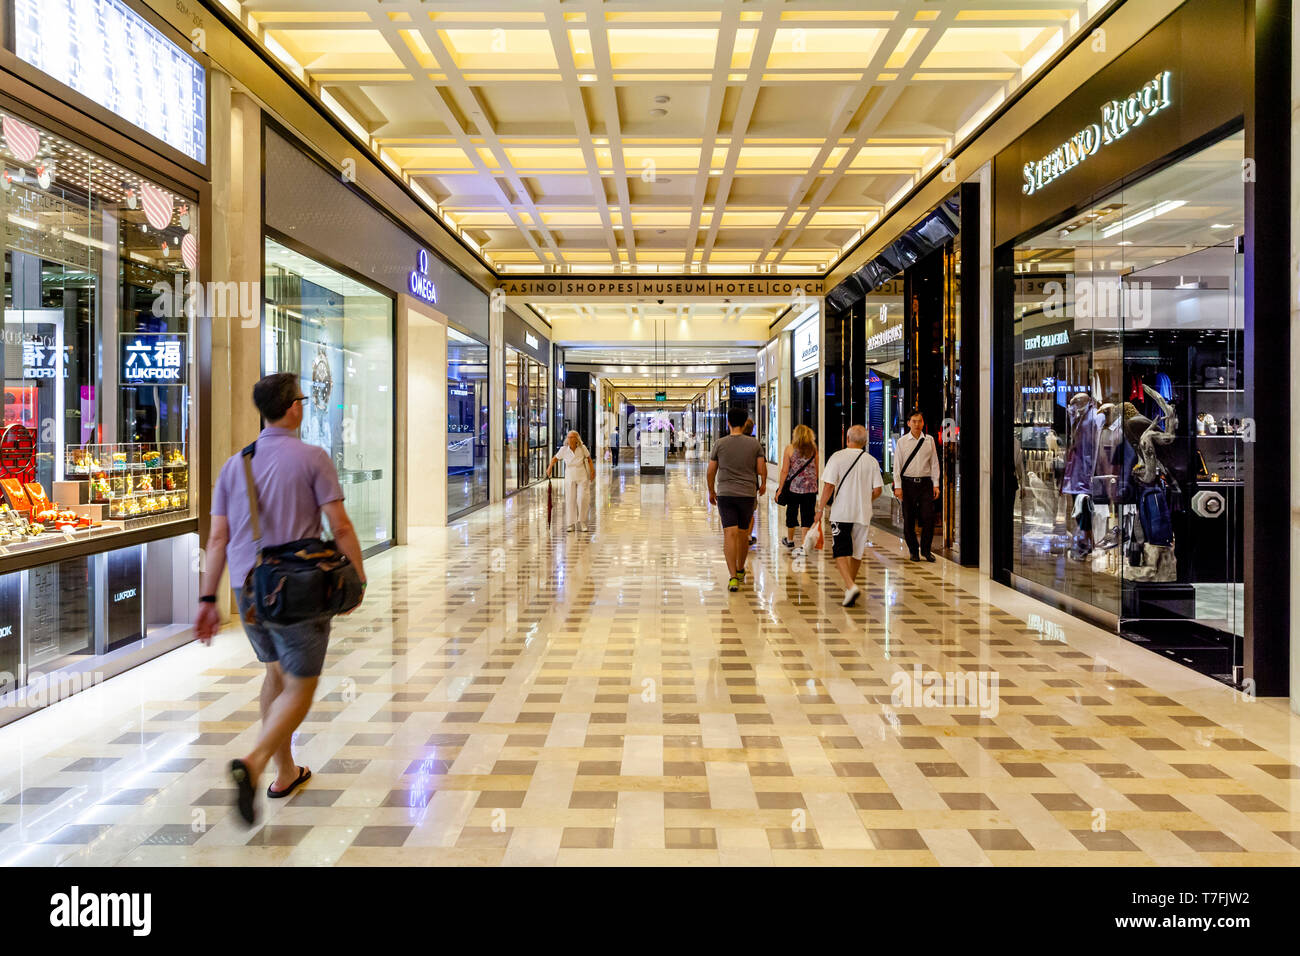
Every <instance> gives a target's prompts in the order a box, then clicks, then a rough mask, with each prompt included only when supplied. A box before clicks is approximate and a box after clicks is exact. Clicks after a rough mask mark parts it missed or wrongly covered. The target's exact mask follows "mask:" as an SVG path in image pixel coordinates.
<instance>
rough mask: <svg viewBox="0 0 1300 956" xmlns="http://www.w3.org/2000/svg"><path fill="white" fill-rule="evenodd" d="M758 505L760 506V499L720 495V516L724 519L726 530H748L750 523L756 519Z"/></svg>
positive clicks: (723, 524) (746, 496)
mask: <svg viewBox="0 0 1300 956" xmlns="http://www.w3.org/2000/svg"><path fill="white" fill-rule="evenodd" d="M756 504H758V499H757V498H751V497H749V496H748V495H745V496H743V497H737V496H733V495H718V514H719V515H720V516H721V517H722V526H723V527H724V528H748V527H749V522H750V521H751V520H752V519H753V517H754V505H756Z"/></svg>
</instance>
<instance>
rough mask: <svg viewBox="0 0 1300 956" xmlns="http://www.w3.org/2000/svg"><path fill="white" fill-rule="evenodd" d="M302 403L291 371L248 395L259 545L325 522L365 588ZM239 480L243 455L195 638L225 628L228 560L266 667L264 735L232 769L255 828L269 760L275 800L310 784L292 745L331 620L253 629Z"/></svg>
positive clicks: (243, 492)
mask: <svg viewBox="0 0 1300 956" xmlns="http://www.w3.org/2000/svg"><path fill="white" fill-rule="evenodd" d="M304 401H306V396H305V395H303V394H302V391H301V390H300V389H299V388H298V377H297V376H296V375H294V374H293V373H291V372H281V373H279V374H276V375H268V376H266V377H265V378H263V379H262V380H261V381H259V382H258V383H257V384H256V385H255V386H253V403H254V404H255V405H256V406H257V410H258V411H259V412H261V413H262V419H263V421H264V422H265V423H266V426H265V427H264V428H263V429H262V432H261V434H260V435H258V436H257V442H256V444H255V451H254V454H253V458H252V462H251V465H252V470H253V484H254V486H255V490H256V492H257V499H258V505H259V507H258V512H259V517H260V519H261V529H262V539H261V546H262V547H263V548H270V547H274V546H275V545H279V544H288V543H289V542H291V541H298V540H301V539H303V538H317V537H320V534H321V516H322V515H324V516H325V518H326V519H327V520H328V521H329V526H330V530H331V531H332V532H333V534H334V544H335V546H336V547H337V548H338V549H339V550H340V551H342V552H343V553H344V554H346V555H347V556H348V560H350V561H351V562H352V563H353V564H354V565H355V566H356V569H357V573H358V574H359V575H360V576H361V581H362V586H363V587H364V585H365V580H366V576H365V572H364V571H363V570H362V567H361V542H360V541H359V540H358V539H357V534H356V531H355V530H354V529H353V527H352V522H351V520H349V518H348V513H347V511H345V510H344V508H343V489H342V487H340V485H339V477H338V473H337V472H336V471H335V470H334V463H333V462H332V461H330V456H329V454H328V452H326V451H325V449H323V448H319V447H317V446H315V445H309V444H307V443H306V442H304V441H301V440H300V439H299V438H298V428H299V427H300V426H301V425H302V403H303V402H304ZM244 474H245V472H244V461H243V455H242V453H241V454H238V455H234V456H232V457H231V458H230V459H229V460H228V461H227V462H226V463H225V465H224V466H222V469H221V474H220V475H219V476H218V478H217V485H216V488H215V489H213V493H212V525H211V529H210V530H209V532H208V548H207V563H206V567H205V569H204V571H203V581H202V584H201V588H200V591H199V593H200V595H201V597H200V598H199V610H198V615H197V617H196V618H195V621H194V633H195V635H196V636H197V638H198V639H199V641H201V642H202V643H204V644H208V643H210V642H211V640H212V636H213V634H215V633H216V632H217V630H218V628H219V627H220V625H221V620H220V616H219V615H218V613H217V605H216V601H217V597H216V591H217V584H218V582H219V581H220V580H221V572H222V571H223V570H224V569H225V567H226V562H227V561H229V563H230V582H231V586H232V587H233V588H234V589H235V601H236V605H237V606H238V608H239V614H240V618H241V620H242V622H243V625H244V633H245V634H247V635H248V640H249V643H251V644H252V645H253V651H254V653H256V654H257V659H258V660H259V661H261V662H262V663H264V664H265V665H266V676H265V678H264V679H263V681H262V695H261V710H262V733H261V735H260V736H259V737H258V738H257V743H256V745H255V746H254V747H253V749H252V750H251V751H249V752H248V753H247V754H246V755H245V756H244V757H243V758H242V759H240V760H233V761H231V764H230V774H231V777H232V778H233V779H234V781H235V786H236V788H237V794H238V796H237V806H238V809H239V814H240V816H241V817H243V819H244V822H245V823H247V824H248V825H249V826H252V825H253V822H254V820H255V816H256V814H255V810H254V795H255V793H256V787H257V780H258V778H259V777H261V775H262V771H263V770H264V769H265V768H266V765H267V764H268V763H270V762H271V760H272V759H274V760H275V763H276V775H275V780H274V781H272V783H271V785H270V786H269V787H267V790H266V795H267V796H268V797H270V798H271V799H279V798H282V797H287V796H289V794H291V793H292V792H293V791H294V790H295V789H297V788H298V786H299V785H301V784H303V783H305V782H306V781H307V780H308V779H309V778H310V777H311V770H309V769H308V768H307V767H299V766H298V764H297V763H296V762H295V761H294V757H293V747H292V743H291V740H292V738H293V733H294V731H296V730H297V729H298V725H299V724H301V723H302V720H303V718H304V717H306V716H307V712H308V711H309V710H310V709H311V704H312V696H313V695H314V694H315V692H316V683H317V681H318V680H319V678H320V672H321V667H322V666H323V664H324V662H325V651H326V649H327V648H328V646H329V637H330V618H329V617H320V618H315V619H312V620H309V621H303V622H301V623H298V624H291V625H275V624H270V623H263V622H261V621H258V619H257V615H256V610H257V609H256V608H251V607H250V606H249V603H248V601H247V600H246V599H245V597H244V593H243V587H242V586H243V584H244V581H245V580H246V579H247V578H248V574H249V572H250V571H251V570H252V569H253V565H254V564H255V563H256V562H257V544H256V543H255V542H254V539H253V528H252V520H251V518H250V515H249V504H248V490H247V485H246V482H245V477H244ZM363 593H364V592H363Z"/></svg>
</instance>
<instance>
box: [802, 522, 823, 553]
mask: <svg viewBox="0 0 1300 956" xmlns="http://www.w3.org/2000/svg"><path fill="white" fill-rule="evenodd" d="M818 527H820V525H818ZM816 532H818V528H809V533H807V535H805V536H803V550H805V551H811V550H814V549H815V548H816Z"/></svg>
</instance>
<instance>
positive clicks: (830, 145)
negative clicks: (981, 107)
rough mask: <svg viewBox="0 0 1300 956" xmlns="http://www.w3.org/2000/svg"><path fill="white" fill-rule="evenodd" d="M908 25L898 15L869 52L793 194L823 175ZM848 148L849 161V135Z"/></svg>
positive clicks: (785, 221)
mask: <svg viewBox="0 0 1300 956" xmlns="http://www.w3.org/2000/svg"><path fill="white" fill-rule="evenodd" d="M909 12H910V11H909ZM912 26H913V23H912V18H910V17H908V18H907V19H904V18H903V17H902V16H900V17H899V18H898V22H896V23H895V24H894V25H892V26H891V27H890V28H889V30H888V32H887V33H886V34H885V37H884V39H883V40H882V41H881V43H880V45H879V47H877V48H876V51H875V53H873V54H872V56H871V62H870V63H869V64H868V65H867V68H866V69H865V70H864V71H863V72H862V79H860V80H859V81H858V84H857V86H855V87H854V89H853V92H852V93H851V94H850V95H849V98H848V100H847V101H846V102H847V105H846V106H845V108H844V109H842V110H840V111H839V113H838V114H837V115H836V117H835V121H834V125H833V126H832V127H831V134H830V135H829V136H828V137H827V138H826V144H825V145H823V146H822V148H821V149H820V150H818V152H817V158H816V159H815V160H813V163H812V166H811V167H809V169H808V172H807V174H806V175H805V176H804V178H803V179H802V180H801V181H800V183H799V186H798V188H797V189H796V190H795V195H796V196H800V197H806V196H807V195H808V194H809V191H810V190H811V189H812V187H813V184H814V183H815V182H816V181H817V178H818V177H819V176H821V175H824V170H825V168H826V161H827V160H828V159H829V158H830V155H831V151H832V150H834V149H837V148H840V147H841V142H840V141H841V140H842V139H844V138H846V137H847V136H848V127H849V123H850V121H852V119H853V117H854V116H855V115H857V112H858V110H860V109H862V105H863V103H864V101H865V100H866V99H867V97H868V96H869V95H870V94H871V91H872V89H874V88H875V86H876V78H877V77H878V76H879V75H880V72H881V70H883V69H884V67H885V64H886V63H887V62H888V61H889V58H890V56H892V55H893V52H894V50H896V49H897V48H898V44H899V42H900V41H901V40H902V39H903V35H904V33H905V32H906V31H907V30H908V29H911V28H912ZM933 128H934V129H936V130H937V129H938V128H937V127H933ZM942 132H943V135H945V136H947V135H949V134H948V133H947V131H942ZM849 149H850V150H851V151H852V155H846V156H845V157H844V158H846V159H848V161H849V162H850V163H852V161H853V160H854V159H856V158H857V154H858V153H859V152H860V151H861V147H859V148H857V149H854V148H853V140H852V139H851V140H850V145H849ZM799 208H803V209H816V208H818V207H816V206H814V205H812V203H803V204H801V205H800V207H799ZM794 213H795V209H794V208H789V209H787V210H786V212H785V215H783V216H782V217H781V221H780V222H779V223H777V226H776V228H775V229H773V230H772V232H771V234H770V235H769V237H768V240H767V242H766V244H765V245H764V247H763V252H762V258H763V259H764V260H765V259H767V257H768V255H769V254H770V253H771V251H772V247H773V246H774V245H776V243H777V241H778V240H779V239H780V238H781V236H782V235H783V234H784V232H785V228H786V226H788V225H789V224H790V220H791V218H793V216H794ZM800 221H801V222H807V221H808V214H807V213H805V215H804V216H802V217H801V219H800Z"/></svg>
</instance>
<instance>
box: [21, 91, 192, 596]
mask: <svg viewBox="0 0 1300 956" xmlns="http://www.w3.org/2000/svg"><path fill="white" fill-rule="evenodd" d="M0 119H2V120H3V123H4V137H3V140H4V142H3V144H0V159H2V160H3V162H4V165H5V170H4V172H5V175H4V177H3V182H2V183H0V186H3V189H2V190H0V210H5V211H7V212H8V219H7V221H8V223H9V228H8V229H7V231H6V232H5V233H4V234H3V247H4V248H3V255H4V266H5V290H4V291H5V312H4V317H3V323H4V329H3V332H4V338H5V342H6V343H7V344H8V347H6V349H5V350H4V356H3V362H4V391H5V402H4V420H3V424H2V425H0V505H2V506H3V508H4V509H5V512H6V515H7V516H6V517H5V518H4V519H3V520H0V558H3V557H5V556H7V555H12V554H13V553H14V552H15V551H27V550H39V549H42V548H58V547H62V546H64V545H67V544H72V543H75V542H77V541H80V540H81V539H83V538H86V537H90V536H95V535H110V534H121V533H126V532H130V531H133V530H135V529H136V528H138V527H143V526H145V525H153V524H157V523H159V520H160V519H159V517H158V516H166V519H167V520H176V519H181V518H190V517H192V516H193V513H192V511H191V509H190V508H189V500H188V494H187V492H188V489H189V457H190V456H189V454H188V448H189V447H190V446H189V438H190V435H191V431H192V428H193V426H194V409H193V401H192V396H191V394H190V389H189V382H190V369H191V367H192V356H191V355H190V352H189V348H188V344H189V339H188V336H189V333H190V322H191V320H192V318H193V315H192V314H191V311H190V307H189V306H188V305H187V304H186V302H184V301H177V300H178V299H180V298H181V297H180V296H178V295H175V294H173V290H180V289H184V288H187V283H188V282H189V281H190V280H193V279H195V278H196V276H195V271H196V269H197V264H198V208H197V204H196V203H195V202H194V201H193V199H192V198H191V197H186V196H182V195H179V194H177V193H173V192H171V191H169V190H168V189H167V188H166V187H163V186H160V185H158V184H157V183H155V182H153V181H151V180H149V179H146V178H144V177H142V176H141V175H140V174H139V173H137V172H135V171H133V170H129V169H126V168H125V167H120V166H117V165H115V164H114V163H112V162H110V161H108V160H106V159H101V158H99V157H96V156H93V155H91V154H90V153H87V152H86V150H85V149H83V148H82V147H81V146H80V145H78V144H75V143H72V142H70V141H68V140H65V139H63V138H62V137H61V136H59V135H57V134H55V133H54V132H51V131H49V130H46V129H44V128H42V127H40V126H38V125H37V124H35V123H34V122H32V121H30V120H28V119H26V118H25V117H21V116H18V115H16V114H13V113H11V112H10V111H9V110H7V109H0ZM40 157H49V159H47V160H42V159H41V158H40ZM51 164H52V165H51ZM42 169H44V172H42ZM42 210H43V211H42ZM46 219H50V220H51V221H55V220H57V221H59V222H61V223H62V224H63V225H61V226H60V228H59V229H58V230H51V229H49V228H47V227H46V225H45V220H46ZM114 240H115V241H114ZM159 289H167V290H168V293H167V294H162V295H160V294H159V291H158V290H159ZM146 518H147V519H148V520H140V519H146ZM45 560H51V559H50V558H46V559H45ZM54 560H57V558H54ZM13 564H14V562H10V567H9V569H10V570H13ZM20 566H21V565H20Z"/></svg>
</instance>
